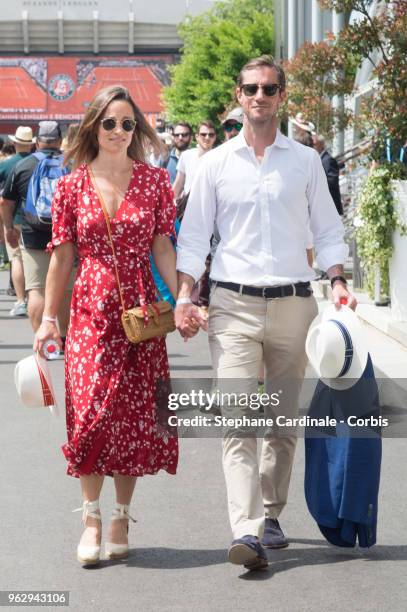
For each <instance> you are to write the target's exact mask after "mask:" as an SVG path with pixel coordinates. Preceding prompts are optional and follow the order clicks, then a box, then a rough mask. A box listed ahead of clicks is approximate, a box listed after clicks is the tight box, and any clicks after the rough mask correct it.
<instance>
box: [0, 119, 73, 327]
mask: <svg viewBox="0 0 407 612" xmlns="http://www.w3.org/2000/svg"><path fill="white" fill-rule="evenodd" d="M61 140H62V134H61V128H60V126H59V124H58V123H57V122H56V121H40V122H39V124H38V134H37V141H36V144H37V153H43V154H44V155H45V156H46V157H47V158H48V157H50V158H58V159H61V150H60V146H61ZM61 161H62V160H61ZM39 163H40V160H39V159H38V157H37V156H36V154H32V155H29V156H28V157H26V158H25V159H22V160H21V161H19V162H18V163H17V164H16V165H15V166H14V168H13V170H12V172H11V173H10V174H9V176H8V178H7V181H6V184H5V187H4V193H3V203H2V215H3V221H4V226H5V228H6V239H7V241H8V242H9V243H10V244H11V246H12V247H17V246H18V243H19V238H20V236H19V233H18V231H17V230H16V228H15V227H14V222H13V213H14V211H15V209H16V208H17V209H18V210H21V212H22V223H21V238H22V249H21V253H22V258H23V267H24V277H25V288H26V291H27V292H28V316H29V318H30V322H31V325H32V328H33V330H34V332H35V331H37V329H38V328H39V326H40V324H41V320H42V315H43V311H44V294H45V280H46V277H47V272H48V267H49V262H50V255H49V253H48V252H47V251H46V248H47V244H48V242H49V241H50V240H51V235H52V225H51V220H50V222H49V223H38V222H36V220H34V219H31V218H29V216H28V214H27V210H26V201H27V195H28V188H29V185H30V179H31V177H32V175H33V174H34V171H35V169H36V168H37V165H38V164H39ZM73 280H74V274H72V275H71V277H70V280H69V282H68V283H67V286H66V288H65V292H64V299H63V300H62V302H61V308H60V310H59V312H58V323H59V326H60V330H61V335H62V336H63V337H65V336H66V331H67V328H68V323H69V304H70V301H71V292H72V286H73Z"/></svg>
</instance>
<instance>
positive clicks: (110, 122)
mask: <svg viewBox="0 0 407 612" xmlns="http://www.w3.org/2000/svg"><path fill="white" fill-rule="evenodd" d="M118 123H120V125H121V128H122V130H123V131H124V132H132V131H133V130H134V128H135V127H136V124H137V121H135V120H134V119H122V120H121V121H120V122H118V121H117V119H114V117H106V119H102V121H101V122H100V125H101V126H102V128H103V129H104V130H105V131H106V132H111V131H112V130H114V129H115V128H116V126H117V124H118Z"/></svg>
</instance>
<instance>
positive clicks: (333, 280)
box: [331, 276, 348, 289]
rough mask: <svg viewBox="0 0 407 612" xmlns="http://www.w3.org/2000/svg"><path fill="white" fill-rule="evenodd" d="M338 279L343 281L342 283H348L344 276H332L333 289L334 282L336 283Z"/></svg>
mask: <svg viewBox="0 0 407 612" xmlns="http://www.w3.org/2000/svg"><path fill="white" fill-rule="evenodd" d="M336 281H341V283H343V284H344V285H347V284H348V283H347V281H346V278H345V277H344V276H333V277H332V278H331V287H332V289H333V287H334V284H335V282H336Z"/></svg>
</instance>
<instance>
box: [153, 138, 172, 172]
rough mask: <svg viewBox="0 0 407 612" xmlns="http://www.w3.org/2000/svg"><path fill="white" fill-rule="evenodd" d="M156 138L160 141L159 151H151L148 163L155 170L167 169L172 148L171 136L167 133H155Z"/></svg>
mask: <svg viewBox="0 0 407 612" xmlns="http://www.w3.org/2000/svg"><path fill="white" fill-rule="evenodd" d="M157 137H158V140H159V141H160V149H159V151H156V150H155V149H153V148H152V149H151V154H150V156H149V158H148V163H149V164H150V165H151V166H154V167H155V168H167V164H168V161H169V157H170V151H171V147H172V136H171V134H169V133H168V132H157Z"/></svg>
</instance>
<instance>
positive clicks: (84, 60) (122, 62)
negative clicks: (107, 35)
mask: <svg viewBox="0 0 407 612" xmlns="http://www.w3.org/2000/svg"><path fill="white" fill-rule="evenodd" d="M174 61H175V58H174V56H171V55H167V56H156V57H155V56H148V57H142V56H132V57H128V56H127V57H114V58H111V57H110V58H108V57H97V58H95V57H19V58H6V57H0V121H20V120H27V121H36V120H38V121H40V120H43V119H55V120H59V121H64V120H65V121H71V120H80V119H82V117H83V115H84V113H85V110H86V107H87V106H88V104H89V102H90V101H91V100H92V98H93V97H94V96H95V94H96V92H97V91H98V90H99V89H102V88H103V87H108V86H109V85H122V86H123V87H126V88H127V89H128V90H129V91H130V94H131V96H132V98H133V100H134V101H135V103H136V104H137V106H138V107H139V108H140V110H141V111H142V112H143V113H144V114H145V115H147V117H149V118H151V117H154V116H156V115H158V114H160V113H161V112H162V110H163V107H162V103H161V91H162V88H163V86H164V85H168V83H169V75H168V66H169V65H171V64H173V63H174Z"/></svg>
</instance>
